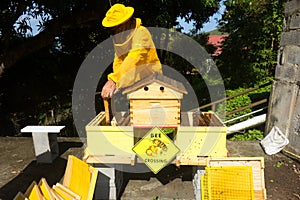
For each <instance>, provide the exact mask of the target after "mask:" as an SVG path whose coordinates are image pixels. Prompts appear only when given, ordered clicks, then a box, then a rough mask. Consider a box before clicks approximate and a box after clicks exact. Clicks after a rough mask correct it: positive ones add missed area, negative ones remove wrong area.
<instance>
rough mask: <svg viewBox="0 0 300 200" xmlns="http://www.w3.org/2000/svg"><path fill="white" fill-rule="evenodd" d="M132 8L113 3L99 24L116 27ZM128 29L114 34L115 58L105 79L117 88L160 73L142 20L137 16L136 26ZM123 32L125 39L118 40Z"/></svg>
mask: <svg viewBox="0 0 300 200" xmlns="http://www.w3.org/2000/svg"><path fill="white" fill-rule="evenodd" d="M133 11H134V10H133V8H131V7H125V6H124V5H122V4H115V5H114V6H112V7H111V8H110V9H109V10H108V12H107V13H106V17H105V18H104V19H103V21H102V25H103V26H104V27H116V26H118V25H120V24H122V23H124V22H126V21H127V20H128V19H130V18H131V16H132V14H133ZM120 22H121V23H120ZM128 31H129V32H128V33H127V34H122V33H119V34H116V35H115V36H114V49H115V58H114V62H113V72H112V73H110V74H109V75H108V80H112V81H114V82H115V83H116V87H117V88H123V87H126V86H129V85H131V84H132V83H134V82H136V81H138V80H140V79H142V78H144V77H147V76H149V75H151V74H153V73H154V72H159V73H162V68H161V63H160V61H159V59H158V56H157V53H156V49H155V46H154V43H153V40H152V37H151V34H150V32H149V31H148V30H147V28H145V27H144V26H142V25H141V19H139V18H136V19H135V28H133V29H131V30H128ZM124 35H125V38H124V39H123V41H124V42H123V43H118V41H117V37H122V36H124Z"/></svg>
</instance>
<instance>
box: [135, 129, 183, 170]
mask: <svg viewBox="0 0 300 200" xmlns="http://www.w3.org/2000/svg"><path fill="white" fill-rule="evenodd" d="M132 151H134V152H135V153H136V154H137V155H138V156H139V157H140V158H141V159H142V160H143V161H144V163H145V164H146V165H147V166H148V167H149V168H150V169H151V171H152V172H153V173H154V174H157V173H158V172H159V171H160V170H161V169H162V168H164V167H165V166H166V165H167V164H169V162H170V161H171V160H172V159H173V158H174V157H175V156H176V155H177V154H178V153H179V152H180V150H179V148H178V147H177V146H176V145H175V144H174V143H173V141H172V140H171V139H170V138H169V137H168V136H167V135H166V134H165V133H164V132H163V131H162V130H161V129H160V128H158V127H154V128H152V129H151V130H150V131H149V132H148V133H147V134H146V135H145V136H144V137H143V138H142V139H141V140H140V141H138V142H137V143H136V145H135V146H134V147H133V148H132Z"/></svg>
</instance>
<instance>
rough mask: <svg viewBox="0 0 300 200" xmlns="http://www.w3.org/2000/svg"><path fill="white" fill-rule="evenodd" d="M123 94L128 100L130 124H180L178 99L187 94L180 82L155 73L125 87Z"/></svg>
mask: <svg viewBox="0 0 300 200" xmlns="http://www.w3.org/2000/svg"><path fill="white" fill-rule="evenodd" d="M123 94H126V95H127V98H128V99H129V101H130V122H131V124H132V125H135V126H136V125H179V124H180V101H181V99H182V98H183V94H187V91H186V89H185V88H184V86H183V84H182V83H180V82H178V81H175V80H173V79H171V78H168V77H166V76H164V75H162V74H158V73H155V74H153V75H152V76H149V77H147V78H145V79H143V80H141V81H138V82H137V83H135V84H133V85H132V86H130V87H128V88H126V89H125V90H124V91H123Z"/></svg>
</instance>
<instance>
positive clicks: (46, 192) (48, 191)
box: [38, 178, 55, 200]
mask: <svg viewBox="0 0 300 200" xmlns="http://www.w3.org/2000/svg"><path fill="white" fill-rule="evenodd" d="M38 186H39V188H40V190H41V192H42V194H43V196H44V197H45V198H46V199H47V200H55V197H54V195H53V190H52V188H51V187H50V186H49V184H48V183H47V181H46V179H45V178H41V180H40V182H39V184H38Z"/></svg>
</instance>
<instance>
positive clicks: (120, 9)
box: [102, 3, 134, 27]
mask: <svg viewBox="0 0 300 200" xmlns="http://www.w3.org/2000/svg"><path fill="white" fill-rule="evenodd" d="M133 12H134V9H133V8H132V7H125V6H124V5H123V4H118V3H117V4H115V5H113V6H112V7H111V8H110V9H109V10H108V11H107V13H106V15H105V18H104V19H103V20H102V25H103V26H104V27H113V26H118V25H120V24H122V23H123V22H125V21H126V20H128V19H129V18H130V17H131V16H132V15H133Z"/></svg>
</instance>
